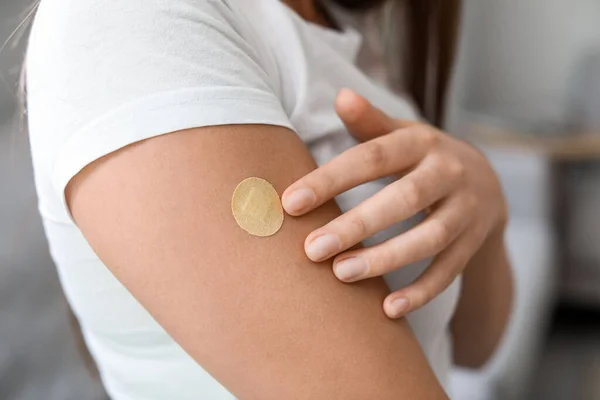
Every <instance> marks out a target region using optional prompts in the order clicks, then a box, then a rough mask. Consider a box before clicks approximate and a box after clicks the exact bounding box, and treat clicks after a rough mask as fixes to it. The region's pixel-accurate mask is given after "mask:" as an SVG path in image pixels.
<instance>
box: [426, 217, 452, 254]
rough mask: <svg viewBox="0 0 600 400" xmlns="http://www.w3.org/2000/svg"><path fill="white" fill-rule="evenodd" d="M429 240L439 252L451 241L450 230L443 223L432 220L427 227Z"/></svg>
mask: <svg viewBox="0 0 600 400" xmlns="http://www.w3.org/2000/svg"><path fill="white" fill-rule="evenodd" d="M429 231H430V238H431V241H432V246H433V248H434V249H435V250H437V251H439V250H441V249H443V248H445V247H446V246H447V245H448V243H450V241H451V240H452V230H451V229H450V227H449V226H448V224H446V223H445V222H443V221H438V220H434V221H432V222H431V224H430V226H429Z"/></svg>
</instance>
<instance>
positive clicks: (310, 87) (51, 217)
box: [32, 0, 460, 400]
mask: <svg viewBox="0 0 600 400" xmlns="http://www.w3.org/2000/svg"><path fill="white" fill-rule="evenodd" d="M226 3H227V4H228V7H229V8H231V9H232V10H233V13H234V14H235V16H236V17H237V18H239V21H240V23H239V25H238V26H236V30H237V31H239V32H241V34H242V35H243V36H244V37H245V38H246V40H247V42H248V43H249V44H250V45H251V46H253V47H254V50H255V54H256V57H257V60H256V61H257V62H258V63H259V64H260V66H261V67H262V68H263V69H264V70H265V71H266V73H267V74H268V75H269V76H270V77H276V79H273V81H272V82H273V88H272V89H273V91H274V92H275V93H276V94H277V95H278V97H279V98H280V100H281V103H282V105H283V108H284V110H285V112H286V114H287V116H288V117H289V121H290V122H291V125H292V126H293V128H294V130H295V131H296V132H297V134H298V135H299V136H300V137H301V138H302V139H303V141H304V142H305V143H306V144H307V146H308V147H309V149H310V151H311V153H312V155H313V156H314V158H315V160H316V161H317V163H318V164H323V163H324V162H326V161H328V160H330V159H331V158H333V157H335V156H336V155H338V154H340V153H341V152H342V151H344V150H345V149H348V148H350V147H352V146H353V145H355V144H356V141H355V140H354V139H353V138H352V136H350V135H349V134H348V132H347V131H346V130H345V128H344V126H343V124H342V123H341V121H340V120H339V118H338V117H337V115H336V114H335V111H334V109H333V104H334V99H335V96H336V94H337V92H338V91H339V89H341V88H351V89H354V90H355V91H357V92H358V93H360V94H361V95H363V96H365V97H366V98H368V99H369V100H371V101H372V102H373V104H375V105H376V106H378V107H379V108H381V109H382V110H384V111H385V112H386V113H388V114H389V115H392V116H397V117H402V118H417V115H416V113H415V111H414V109H413V108H412V106H411V104H410V102H409V101H407V100H406V99H404V98H402V97H401V96H397V95H395V94H394V93H392V92H391V91H390V90H389V89H388V88H386V87H385V85H384V82H382V81H381V80H380V79H372V78H369V77H368V76H367V75H366V74H365V71H368V70H369V69H371V68H373V67H375V69H378V68H377V65H375V66H374V65H365V64H363V65H359V66H357V65H356V63H357V57H358V55H359V52H360V50H361V45H362V42H361V33H360V32H358V31H356V30H355V29H353V28H349V27H346V28H344V30H343V31H334V30H330V29H327V28H324V27H322V26H319V25H316V24H310V23H306V22H305V21H303V20H302V19H300V17H299V16H298V15H296V14H295V13H294V12H292V11H291V10H290V9H289V8H287V7H286V6H284V5H283V4H281V3H279V2H278V1H276V0H256V1H252V2H249V1H246V0H230V1H227V2H226ZM336 12H337V11H334V15H336ZM346 17H347V16H346ZM346 17H344V16H341V18H342V19H343V18H346ZM359 25H360V24H359ZM275 32H276V34H274V33H275ZM32 147H33V149H34V166H35V167H36V184H37V187H38V194H39V197H40V210H41V212H42V216H43V220H44V225H45V228H46V232H47V236H48V240H49V243H50V247H51V251H52V255H53V257H54V260H55V262H56V264H57V267H58V269H59V273H60V277H61V281H62V283H63V287H64V289H65V292H66V294H67V297H68V299H69V301H70V303H71V305H72V307H73V308H74V310H75V311H76V313H77V315H78V316H79V318H80V321H81V326H82V330H83V333H84V336H85V338H86V341H87V344H88V346H89V348H90V350H91V352H92V354H93V355H94V357H95V359H96V360H97V362H98V364H99V368H100V371H101V374H102V378H103V381H104V384H105V385H106V386H107V389H108V391H109V393H110V394H111V396H112V397H113V398H114V399H116V400H125V399H128V400H130V399H135V400H137V399H157V400H158V399H161V400H162V399H198V398H203V399H211V400H218V399H231V398H233V396H231V395H230V394H229V393H228V392H227V391H226V390H225V389H224V388H223V387H221V386H220V384H219V383H218V382H217V381H215V380H214V379H212V377H210V376H209V375H208V374H207V373H206V372H205V371H203V370H202V368H201V367H200V366H199V365H197V364H196V363H195V362H194V361H193V360H192V359H191V358H190V357H189V356H188V355H187V354H186V353H185V352H184V351H183V350H182V349H181V348H180V347H179V346H178V345H177V344H176V343H175V342H174V341H173V340H172V339H171V338H170V336H169V335H168V334H167V333H166V332H165V331H164V330H163V329H162V328H161V327H160V326H159V325H158V324H157V323H156V322H155V321H154V319H152V317H151V316H150V315H149V314H148V313H147V312H146V311H145V310H144V308H143V307H142V306H141V305H140V304H139V303H138V302H137V301H136V300H135V299H134V298H133V297H132V296H131V295H130V294H129V293H128V291H127V290H126V289H125V288H124V287H123V286H122V285H121V284H120V283H119V282H118V281H117V280H116V279H115V278H114V277H113V276H112V274H111V273H110V272H109V271H108V269H107V268H106V267H105V266H104V265H103V264H102V262H101V261H100V260H99V259H98V258H97V256H96V255H95V254H94V252H93V251H92V249H91V248H90V247H89V245H88V244H87V242H86V241H85V239H84V238H83V236H82V235H81V233H80V231H79V230H78V229H77V227H76V226H75V225H74V224H73V223H72V222H70V221H69V220H68V218H67V216H66V214H65V212H64V210H62V208H61V199H60V198H59V195H57V194H56V193H55V192H53V191H52V190H50V189H48V186H49V185H50V184H49V182H48V179H49V178H48V177H47V175H46V174H45V172H44V171H43V160H41V157H38V159H36V149H38V150H37V153H41V150H39V149H40V148H41V147H43V139H42V138H37V137H36V132H32ZM384 185H386V181H385V180H381V181H376V182H371V183H369V184H366V185H362V186H360V187H358V188H356V189H354V190H351V191H349V192H347V193H345V194H343V195H341V196H339V197H338V199H337V200H338V203H339V205H340V207H341V208H342V210H344V211H345V210H348V209H350V208H352V207H353V206H355V205H356V204H358V203H359V202H361V201H363V200H365V199H366V198H367V197H369V196H371V195H373V194H374V193H376V192H377V191H378V190H380V189H381V188H382V187H383V186H384ZM417 220H418V217H416V218H415V219H414V220H413V221H408V222H406V223H402V224H397V225H395V226H393V227H391V228H389V229H387V230H386V231H384V232H381V233H380V234H378V235H376V236H375V237H373V238H371V239H369V240H367V241H366V244H367V245H371V244H374V243H377V242H381V241H383V240H386V239H387V238H390V237H392V236H395V235H397V234H399V233H401V232H403V231H404V230H406V229H407V228H408V227H410V226H411V225H413V224H414V222H415V221H417ZM427 265H428V263H427V262H423V263H420V264H418V265H413V266H409V267H405V268H401V269H399V270H397V271H396V272H393V273H391V274H388V275H387V276H385V279H386V282H387V283H388V286H389V287H390V289H392V290H395V289H398V288H401V287H403V286H405V285H407V284H408V283H410V282H411V281H412V280H414V279H415V277H417V276H418V275H419V274H420V273H421V272H422V271H423V270H424V268H425V267H426V266H427ZM459 285H460V282H459V281H457V282H455V283H454V284H452V285H451V286H450V288H448V289H447V290H446V291H445V292H444V293H443V294H442V295H441V296H439V297H438V298H436V299H435V300H434V301H432V302H431V303H430V304H429V305H427V306H426V307H424V308H423V309H421V310H419V311H416V312H414V313H412V314H411V315H409V316H408V320H409V322H410V325H411V326H412V328H413V330H414V332H415V335H416V337H417V338H418V340H419V342H420V344H421V346H422V347H423V349H424V352H425V354H426V356H427V358H428V360H429V362H430V364H431V365H432V367H433V369H434V371H435V373H436V374H437V376H438V378H439V379H440V381H442V383H444V382H445V381H446V378H447V373H448V371H449V367H450V361H451V360H450V340H449V339H450V338H449V333H448V324H449V322H450V319H451V317H452V314H453V312H454V308H455V305H456V302H457V299H458V293H459ZM207 323H209V322H207ZM398 356H399V357H401V355H398Z"/></svg>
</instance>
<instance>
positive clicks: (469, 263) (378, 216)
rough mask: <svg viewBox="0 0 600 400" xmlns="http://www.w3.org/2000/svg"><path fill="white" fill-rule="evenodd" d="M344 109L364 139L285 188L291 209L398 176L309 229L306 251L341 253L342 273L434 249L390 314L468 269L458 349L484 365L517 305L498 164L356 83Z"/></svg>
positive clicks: (422, 300)
mask: <svg viewBox="0 0 600 400" xmlns="http://www.w3.org/2000/svg"><path fill="white" fill-rule="evenodd" d="M336 110H337V112H338V114H339V116H340V118H341V119H342V120H343V121H344V123H345V124H346V126H347V127H348V130H349V131H350V132H352V133H353V134H354V136H355V137H357V138H358V139H360V140H362V141H364V143H362V144H360V145H358V146H355V147H354V148H352V149H349V150H348V151H346V152H344V153H342V154H341V155H339V156H338V157H336V158H334V159H333V160H332V161H330V162H329V163H327V164H325V165H323V166H322V167H320V168H318V169H317V170H315V171H313V172H311V173H310V174H308V175H306V176H305V177H303V178H302V179H300V180H298V181H297V182H295V183H294V184H292V185H291V186H290V187H289V188H287V189H286V191H285V192H284V194H283V197H282V202H283V206H284V208H285V210H286V211H287V212H288V213H290V214H291V215H304V214H305V213H308V212H310V211H312V210H313V209H314V208H315V207H318V206H319V205H320V204H323V203H324V202H326V201H329V200H330V199H332V198H334V197H335V196H336V195H338V194H340V193H342V192H345V191H346V190H349V189H351V188H353V187H355V186H358V185H360V184H363V183H365V182H369V181H372V180H375V179H378V178H382V177H385V176H393V175H395V176H396V177H397V178H398V179H397V180H396V181H395V182H394V183H392V184H390V185H389V186H387V187H386V188H384V189H383V190H381V191H380V192H379V193H377V194H376V195H374V196H373V197H371V198H370V199H367V200H365V201H364V202H363V203H361V204H359V205H358V206H357V207H355V208H354V209H352V210H350V211H348V212H346V213H345V214H344V215H342V216H340V217H338V218H336V219H335V220H333V221H331V222H329V223H328V224H326V225H324V226H323V227H320V228H319V229H316V230H315V231H313V232H311V233H310V234H309V235H308V236H307V238H306V240H305V251H306V254H307V256H308V257H309V258H310V259H311V260H313V261H323V260H327V259H330V258H332V257H334V260H333V270H334V273H335V275H336V276H337V277H338V279H340V280H341V281H343V282H357V281H361V280H363V279H367V278H372V277H374V276H381V275H383V274H385V273H388V272H391V271H393V270H395V269H397V268H401V267H402V266H405V265H408V264H410V263H413V262H415V261H419V260H422V259H426V258H429V257H434V260H433V262H432V264H431V265H430V267H429V268H428V269H427V270H426V271H425V273H423V275H421V276H420V277H419V278H418V279H417V280H416V281H415V282H414V283H413V284H411V285H409V286H407V287H405V288H402V289H400V290H397V291H396V292H394V293H392V294H390V295H388V296H387V297H386V299H385V301H384V302H383V308H384V310H385V312H386V314H387V315H388V316H389V317H390V318H399V317H401V316H403V315H406V314H407V313H409V312H411V311H414V310H415V309H418V308H420V307H422V306H423V305H425V304H427V303H428V302H429V301H431V300H432V299H433V298H435V297H436V296H437V295H439V294H440V293H441V292H442V291H443V290H445V289H446V288H447V287H448V286H449V285H450V283H452V282H453V281H454V279H455V278H456V277H457V276H458V275H459V274H461V273H463V272H464V285H463V293H462V296H461V301H460V303H459V307H458V310H457V316H456V318H455V319H454V321H453V330H454V333H455V334H456V335H455V336H456V340H455V347H456V349H455V352H456V353H455V356H456V357H455V358H456V359H457V361H458V362H460V363H461V364H462V365H465V366H469V367H477V366H480V365H482V364H483V363H485V361H487V360H488V359H489V357H490V356H491V355H492V354H493V352H494V350H495V348H496V346H497V345H498V343H499V342H500V339H501V337H502V334H503V332H504V328H505V326H506V324H507V321H508V317H509V315H510V309H511V304H512V280H511V272H510V264H509V262H508V257H507V256H506V249H505V246H504V240H503V237H504V230H505V225H506V220H507V215H508V212H507V207H506V202H505V199H504V196H503V194H502V190H501V187H500V183H499V181H498V179H497V177H496V175H495V173H494V172H493V170H492V168H491V166H490V165H489V163H488V162H487V160H486V159H485V157H484V156H483V155H482V154H481V153H479V152H478V151H476V150H475V149H474V148H472V147H471V146H469V145H467V144H466V143H464V142H462V141H459V140H457V139H454V138H452V137H451V136H449V135H447V134H446V133H444V132H441V131H439V130H438V129H436V128H434V127H432V126H429V125H427V124H423V123H419V122H414V121H403V120H397V119H392V118H390V117H388V116H387V115H385V114H384V113H383V112H381V111H380V110H378V109H376V108H375V107H373V106H372V105H371V104H370V103H369V102H368V101H367V100H366V99H364V98H361V97H360V96H358V95H357V94H355V93H353V92H351V91H349V90H343V91H342V92H341V93H340V94H339V96H338V98H337V102H336ZM422 211H425V212H426V213H427V217H426V218H425V220H424V221H423V222H422V223H421V224H419V225H418V226H416V227H414V228H412V229H411V230H409V231H408V232H406V233H403V234H401V235H399V236H397V237H395V238H392V239H389V240H388V241H386V242H384V243H382V244H379V245H376V246H374V247H371V248H365V249H351V248H352V246H354V245H356V244H357V243H360V241H361V240H363V239H365V238H368V237H370V236H372V235H374V234H376V233H377V232H378V231H381V230H383V229H386V228H388V227H389V226H391V225H392V224H394V223H396V222H399V221H402V220H405V219H407V218H409V217H411V216H413V215H415V214H417V213H419V212H422ZM349 249H350V250H349Z"/></svg>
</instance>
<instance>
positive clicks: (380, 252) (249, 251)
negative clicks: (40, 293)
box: [26, 0, 511, 400]
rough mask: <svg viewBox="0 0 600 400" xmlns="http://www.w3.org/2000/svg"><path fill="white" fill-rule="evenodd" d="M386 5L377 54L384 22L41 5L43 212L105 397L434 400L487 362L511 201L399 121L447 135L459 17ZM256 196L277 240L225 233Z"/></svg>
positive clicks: (192, 0) (415, 5)
mask: <svg viewBox="0 0 600 400" xmlns="http://www.w3.org/2000/svg"><path fill="white" fill-rule="evenodd" d="M392 3H395V4H392V5H391V6H394V7H392V8H389V9H388V11H384V12H380V13H379V14H378V15H384V16H387V18H385V19H387V20H389V21H390V22H394V24H393V26H394V27H395V28H396V29H395V30H396V31H397V32H396V34H397V35H398V37H400V38H406V39H407V40H396V41H395V45H397V47H395V48H396V49H397V51H395V52H388V53H386V52H384V51H383V47H381V43H382V42H381V41H380V40H378V37H379V36H378V35H377V33H378V30H379V29H378V28H379V26H378V21H381V20H377V19H374V17H373V16H374V15H375V14H373V13H374V12H375V11H373V10H375V9H378V8H379V7H384V6H385V7H388V6H390V5H385V4H381V2H377V1H361V0H354V1H349V0H337V1H334V0H330V1H323V2H320V1H316V0H296V1H292V0H289V1H279V0H129V1H121V2H114V1H112V2H110V1H103V0H76V1H75V0H43V1H42V2H41V4H40V6H39V9H38V13H37V16H36V18H35V22H34V25H33V29H32V33H31V38H30V43H29V51H28V56H27V64H26V72H27V87H28V109H29V113H28V115H29V128H30V135H31V146H32V152H33V163H34V168H35V174H36V185H37V191H38V195H39V209H40V212H41V214H42V217H43V221H44V224H45V228H46V233H47V236H48V240H49V243H50V248H51V252H52V255H53V257H54V260H55V262H56V264H57V267H58V270H59V273H60V277H61V281H62V284H63V287H64V290H65V293H66V295H67V297H68V300H69V302H70V304H71V306H72V308H73V310H74V311H75V314H76V315H77V317H78V319H79V321H80V324H81V329H82V332H83V334H84V337H85V340H86V343H87V346H88V348H89V350H90V352H91V353H92V355H93V357H94V359H95V361H96V363H97V365H98V368H99V371H100V374H101V377H102V380H103V383H104V385H105V386H106V389H107V391H108V393H109V395H110V396H111V397H112V398H113V399H115V400H124V399H127V400H138V399H144V400H147V399H161V400H162V399H169V400H170V399H210V400H216V399H229V398H234V396H235V397H238V398H243V399H261V400H263V399H397V398H409V399H444V398H447V397H446V396H447V395H446V394H445V391H444V388H443V387H444V385H445V384H446V382H447V381H446V379H447V374H448V370H449V367H450V364H451V361H452V358H453V357H454V359H455V360H456V361H457V362H459V363H461V364H464V365H469V366H477V365H481V364H482V363H483V362H485V360H486V359H487V358H488V357H489V355H490V354H491V353H492V352H493V349H494V348H495V346H496V345H497V343H498V341H499V338H500V336H501V334H502V331H503V329H504V326H505V324H506V320H507V317H508V314H509V308H510V299H511V283H510V273H509V265H508V261H507V258H506V252H505V249H504V244H503V233H504V226H505V221H506V214H507V212H506V207H505V202H504V199H503V196H502V193H501V190H500V187H499V184H498V181H497V179H496V177H495V174H494V172H493V171H492V169H491V168H490V166H489V164H488V163H487V161H486V160H485V159H484V157H483V156H482V155H481V154H479V153H478V152H477V151H476V150H474V149H472V148H471V147H469V146H468V145H467V144H465V143H462V142H460V141H458V140H455V139H453V138H451V137H450V136H449V135H447V134H445V133H444V132H442V131H440V130H438V129H436V128H434V127H433V126H431V125H427V124H425V123H419V122H415V121H417V120H419V116H418V114H419V112H418V110H417V109H416V108H415V106H414V105H413V104H416V105H417V106H419V107H420V111H422V112H423V113H425V114H426V115H427V116H429V117H430V121H432V122H439V121H440V120H441V116H442V113H441V110H442V106H443V102H442V101H440V99H442V98H443V96H444V93H445V88H446V86H447V80H448V76H449V73H448V71H449V66H450V63H451V61H452V57H451V54H452V49H453V46H452V36H453V34H454V33H455V30H456V23H455V22H456V21H455V19H456V18H455V17H456V15H457V13H458V11H457V9H458V4H457V2H456V1H444V2H442V1H440V2H437V1H433V0H415V1H411V0H407V1H402V0H399V1H397V2H392ZM391 6H390V7H391ZM367 9H371V10H367ZM380 11H381V10H380ZM404 22H406V23H404ZM390 32H391V31H389V32H388V35H387V36H386V37H387V38H388V39H390V38H392V39H395V38H396V37H395V36H393V37H392V36H390V35H391V33H390ZM426 35H428V36H426ZM392 44H394V43H392ZM386 55H396V56H398V57H397V59H396V58H390V57H386ZM386 61H388V62H386ZM390 65H392V66H396V67H398V69H401V70H402V71H404V73H403V74H402V76H405V77H408V80H404V81H401V80H399V79H398V78H399V77H400V75H399V74H398V73H397V70H396V69H393V68H390ZM402 82H403V85H398V87H399V88H400V91H399V92H398V93H394V92H393V91H392V90H391V89H392V86H393V83H396V84H401V83H402ZM411 95H412V99H413V101H414V103H413V102H411V100H410V99H409V96H411ZM316 165H321V167H319V168H316ZM315 168H316V169H315ZM253 176H255V177H261V178H264V179H266V180H268V181H269V182H271V183H272V184H273V185H274V187H275V188H276V190H277V191H278V193H279V194H281V195H282V203H283V207H284V208H285V210H286V211H287V213H288V214H289V215H288V216H286V218H285V221H284V224H283V227H282V229H281V230H280V231H279V232H278V233H277V234H275V235H273V236H271V237H267V238H260V237H256V236H252V235H249V234H248V233H246V232H245V231H244V230H242V229H240V227H239V226H238V225H237V224H236V222H235V220H234V218H233V216H232V211H231V207H230V202H231V197H232V194H233V191H234V188H235V187H236V185H237V184H238V183H239V182H241V181H242V180H244V179H245V178H247V177H253ZM334 198H335V199H336V200H337V203H336V202H334V201H333V199H334ZM338 206H339V208H338ZM421 211H424V213H423V214H424V218H419V217H415V216H417V215H420V214H421V213H420V212H421ZM407 220H408V221H409V222H406V221H407ZM360 243H362V244H364V245H365V246H367V247H365V248H360V247H359V246H358V244H360ZM431 258H433V261H431V262H430V261H429V260H430V259H431ZM463 270H464V272H463ZM332 271H333V273H332ZM461 274H462V286H461V279H458V278H457V277H459V276H460V275H461ZM381 276H383V277H384V278H385V282H384V279H382V278H381ZM367 278H373V279H367ZM386 283H387V285H386ZM390 290H391V293H390ZM382 310H383V311H382ZM401 317H406V318H401Z"/></svg>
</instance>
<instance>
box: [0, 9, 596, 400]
mask: <svg viewBox="0 0 600 400" xmlns="http://www.w3.org/2000/svg"><path fill="white" fill-rule="evenodd" d="M29 3H30V1H29V0H1V2H0V43H2V42H4V40H5V39H8V38H9V36H10V35H11V32H13V31H14V30H15V28H17V27H18V25H19V23H20V22H21V21H22V20H23V18H24V17H25V15H26V8H27V6H28V4H29ZM15 42H16V43H18V45H16V46H13V43H15ZM23 45H24V40H19V41H15V40H9V41H8V45H7V46H6V47H5V49H4V50H3V51H2V53H1V54H0V72H1V78H2V79H1V80H0V188H1V189H0V400H4V399H11V400H38V399H43V400H70V399H73V400H81V399H85V400H87V399H90V400H96V399H105V398H106V397H105V395H104V394H103V391H102V388H101V386H100V385H99V383H98V381H97V380H96V379H94V378H92V377H91V375H90V374H89V373H88V372H87V370H86V368H85V365H84V361H83V359H82V358H81V356H80V354H79V353H78V351H77V349H76V340H75V338H74V336H73V335H72V332H71V328H70V324H69V316H68V313H67V308H66V303H65V300H64V298H63V295H62V292H61V290H60V287H59V284H58V277H57V276H56V271H55V269H54V266H53V264H52V261H51V259H50V256H49V254H48V249H47V246H46V242H45V238H44V235H43V231H42V226H41V223H40V220H39V217H38V214H37V208H36V207H37V204H36V196H35V192H34V190H33V183H32V179H33V178H32V173H31V168H30V160H29V153H28V146H29V145H28V142H27V135H26V133H24V132H23V131H22V129H21V126H20V118H19V115H18V111H17V110H18V106H17V105H18V101H17V98H16V92H17V86H16V82H17V80H18V76H19V69H20V62H21V59H22V57H23V47H24V46H23ZM447 127H448V130H449V131H451V132H453V133H455V134H457V135H460V136H462V137H463V138H464V139H465V140H468V141H470V142H472V143H474V144H475V145H477V146H478V147H480V148H481V149H482V150H483V151H485V152H486V153H487V154H488V156H489V157H490V159H491V160H492V162H493V164H494V165H495V167H496V169H497V171H498V173H499V175H500V177H501V180H502V182H503V185H504V188H505V192H506V195H507V196H508V199H509V203H510V207H511V222H510V227H509V230H508V238H507V240H508V245H509V249H510V253H511V257H512V260H513V265H514V268H515V275H516V289H517V298H516V306H515V311H514V314H513V317H512V321H511V325H510V327H509V330H508V333H507V335H506V337H505V339H504V342H503V344H502V346H501V348H500V350H499V351H498V352H497V354H496V356H495V357H494V359H493V360H492V361H490V362H489V363H488V365H486V367H485V368H483V369H482V370H479V371H466V370H461V369H458V368H457V369H456V370H455V372H454V374H453V389H454V394H453V399H456V400H496V399H502V400H521V399H534V400H538V399H539V400H598V399H600V213H599V212H598V207H597V205H599V204H600V0H527V1H522V0H465V1H464V9H463V24H462V37H461V47H460V54H459V62H458V67H457V69H456V76H455V80H454V90H453V99H452V101H451V107H450V110H449V118H448V121H447Z"/></svg>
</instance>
